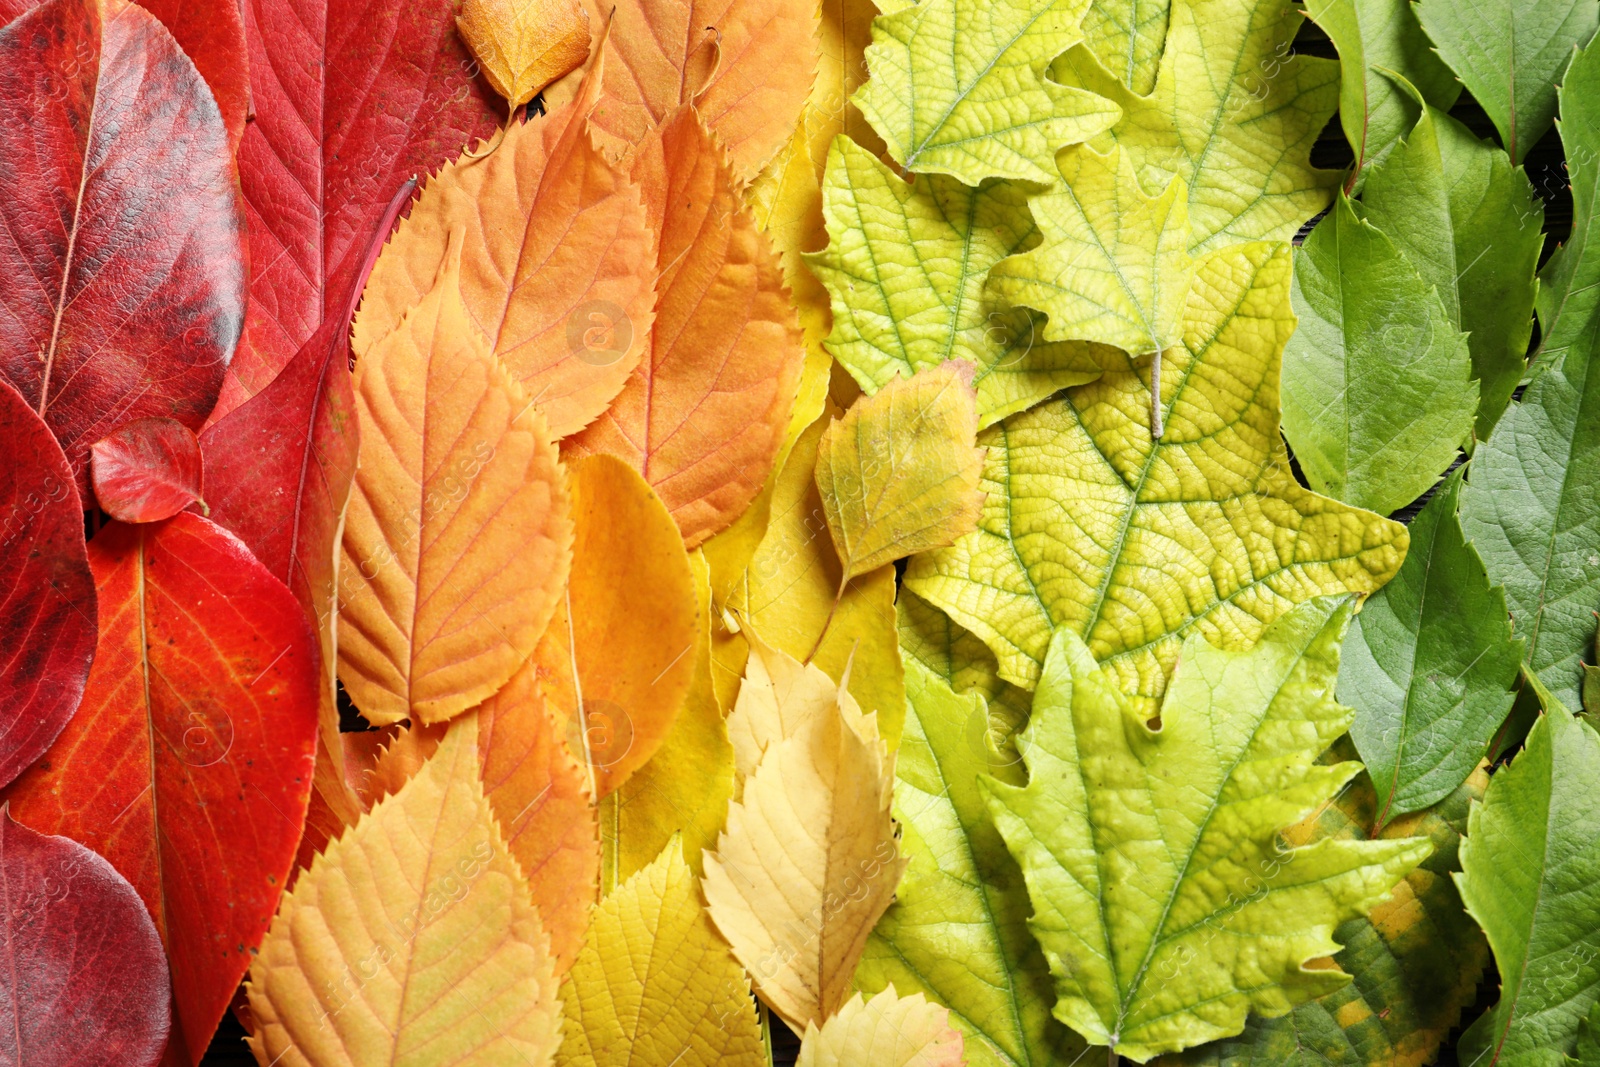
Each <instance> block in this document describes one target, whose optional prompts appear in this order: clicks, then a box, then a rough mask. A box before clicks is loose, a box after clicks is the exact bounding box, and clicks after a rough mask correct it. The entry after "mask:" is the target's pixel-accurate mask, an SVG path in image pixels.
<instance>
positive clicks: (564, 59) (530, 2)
mask: <svg viewBox="0 0 1600 1067" xmlns="http://www.w3.org/2000/svg"><path fill="white" fill-rule="evenodd" d="M456 26H457V27H458V28H459V29H460V30H461V36H462V38H463V39H465V40H466V42H467V47H469V48H471V49H472V52H473V54H474V55H476V56H477V57H478V64H479V66H480V68H481V69H482V70H483V76H484V77H485V78H488V79H489V84H490V85H492V86H494V90H495V92H497V93H499V94H500V95H501V96H503V97H505V98H506V102H507V103H508V104H510V105H511V108H512V110H515V109H517V108H519V107H521V106H522V105H523V104H526V103H527V102H528V101H529V100H532V99H533V98H534V96H536V95H537V94H538V92H539V90H541V89H543V88H544V87H545V86H546V85H549V84H550V83H551V82H553V81H555V80H556V79H557V78H559V77H561V76H562V75H563V74H565V73H567V72H568V71H570V70H572V69H574V68H575V67H578V66H580V65H582V63H583V61H584V59H585V58H587V57H588V55H589V15H588V12H586V11H584V10H583V7H582V5H580V4H579V3H578V0H465V2H464V3H462V5H461V10H459V11H457V12H456Z"/></svg>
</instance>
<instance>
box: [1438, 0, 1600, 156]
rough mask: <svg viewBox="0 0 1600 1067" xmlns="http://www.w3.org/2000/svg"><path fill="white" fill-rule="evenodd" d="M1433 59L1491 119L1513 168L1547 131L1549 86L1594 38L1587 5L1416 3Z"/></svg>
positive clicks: (1549, 0) (1551, 110)
mask: <svg viewBox="0 0 1600 1067" xmlns="http://www.w3.org/2000/svg"><path fill="white" fill-rule="evenodd" d="M1417 17H1418V18H1420V19H1421V20H1422V28H1423V29H1424V30H1426V31H1427V33H1428V36H1429V37H1430V38H1431V39H1432V40H1433V44H1434V47H1435V48H1437V49H1438V51H1439V56H1440V57H1441V58H1442V59H1443V60H1444V61H1445V62H1446V63H1448V64H1450V68H1451V69H1452V70H1454V71H1455V72H1456V75H1457V76H1458V77H1459V78H1460V79H1461V80H1462V82H1464V83H1465V84H1466V86H1467V88H1468V89H1469V90H1470V91H1471V92H1472V96H1473V99H1475V100H1477V101H1478V103H1480V104H1482V105H1483V109H1484V110H1485V111H1487V112H1488V113H1489V117H1490V118H1491V119H1493V120H1494V125H1495V129H1497V130H1499V131H1500V143H1501V144H1503V145H1504V146H1505V148H1506V151H1507V152H1509V153H1511V161H1512V162H1513V163H1520V162H1521V161H1522V159H1523V157H1525V156H1526V155H1527V154H1528V150H1529V149H1531V148H1532V147H1533V146H1534V144H1535V143H1536V142H1537V141H1538V140H1539V138H1540V137H1543V136H1544V134H1545V131H1546V130H1548V129H1550V122H1551V120H1552V119H1554V118H1555V114H1556V83H1557V82H1558V81H1560V80H1561V73H1562V71H1564V70H1566V69H1567V61H1568V60H1570V59H1571V58H1572V50H1573V49H1574V48H1581V47H1582V46H1584V45H1586V44H1588V43H1589V38H1590V37H1593V36H1594V31H1595V27H1596V25H1597V21H1596V20H1597V18H1600V8H1597V7H1596V5H1595V3H1594V0H1475V2H1473V3H1458V2H1457V0H1417Z"/></svg>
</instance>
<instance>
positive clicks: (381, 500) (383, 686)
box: [338, 242, 572, 725]
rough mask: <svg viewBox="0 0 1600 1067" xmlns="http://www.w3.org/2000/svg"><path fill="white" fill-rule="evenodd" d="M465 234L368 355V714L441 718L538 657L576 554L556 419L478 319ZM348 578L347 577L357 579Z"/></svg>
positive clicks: (356, 591)
mask: <svg viewBox="0 0 1600 1067" xmlns="http://www.w3.org/2000/svg"><path fill="white" fill-rule="evenodd" d="M459 256H460V246H459V242H458V243H457V245H456V246H455V250H454V252H453V253H452V254H451V258H450V259H449V260H448V261H447V263H446V266H445V268H444V269H443V270H441V271H440V273H439V279H438V281H437V282H436V283H435V285H434V287H433V289H432V291H430V292H429V293H428V295H427V296H426V297H425V298H424V299H423V301H422V303H420V304H418V305H417V306H416V307H414V308H412V309H411V311H410V312H409V313H408V314H407V315H406V317H405V319H404V320H403V321H402V322H401V324H400V325H399V326H398V327H396V329H395V331H394V332H393V333H391V334H389V336H388V337H386V338H384V339H383V340H382V341H380V342H379V343H377V344H375V345H374V346H373V347H372V348H371V349H369V350H368V351H367V352H366V354H365V355H364V356H363V357H362V359H361V361H360V362H359V363H358V364H357V365H356V378H355V397H356V411H357V412H358V414H359V416H360V419H361V424H362V426H363V428H364V432H363V434H362V442H361V452H362V460H363V461H362V463H361V466H360V469H359V470H358V471H357V473H356V478H355V483H354V485H353V487H352V489H351V492H350V505H349V508H348V510H347V513H346V517H345V527H344V541H343V545H342V546H341V549H340V551H341V562H340V565H339V566H340V570H341V572H342V573H347V574H349V575H351V585H352V586H353V588H348V589H342V590H341V592H342V593H344V597H343V603H342V605H341V609H340V614H339V620H338V621H339V635H338V650H339V677H340V679H341V680H342V681H343V682H344V684H345V687H346V689H348V690H349V692H350V697H351V699H352V700H354V701H355V703H356V706H357V707H359V708H360V709H361V711H362V713H363V714H364V715H365V716H366V717H367V719H368V721H370V722H373V723H376V724H380V725H381V724H384V723H391V722H398V721H399V720H401V719H404V718H407V717H410V716H413V715H415V716H419V717H420V718H421V720H422V721H423V722H430V723H431V722H442V721H444V720H445V719H449V718H451V717H452V716H454V715H457V714H459V713H460V712H462V711H465V710H466V709H467V708H469V707H472V706H473V705H474V704H477V703H478V702H480V701H482V700H484V699H485V698H487V697H489V696H490V695H492V694H493V693H494V692H495V691H496V690H498V689H499V688H500V687H501V686H502V685H504V684H505V682H506V680H507V679H508V678H510V677H511V674H512V672H513V671H515V670H516V669H517V667H518V666H519V665H520V664H521V663H522V662H523V661H524V660H525V659H527V658H528V656H529V655H530V654H531V653H532V652H533V649H534V647H535V646H536V645H537V643H538V641H539V636H540V634H542V633H543V632H544V629H545V627H546V625H547V624H548V623H549V620H550V618H551V616H552V614H553V613H554V611H555V608H556V603H557V601H558V600H559V599H560V595H561V589H562V585H563V583H564V580H565V577H566V572H567V567H568V564H569V562H570V560H571V551H572V549H571V544H572V522H571V519H570V517H569V516H568V514H567V493H566V485H565V476H564V475H563V473H562V470H561V466H560V464H559V462H558V460H557V458H556V449H555V443H554V441H552V440H551V438H550V434H549V431H548V430H547V429H546V428H545V424H544V419H543V417H542V416H541V415H540V414H539V413H538V411H537V409H535V408H534V406H533V402H532V401H531V400H530V399H529V398H528V397H527V396H526V394H525V393H524V392H523V389H522V387H521V386H520V385H518V384H517V382H516V381H515V380H514V379H513V378H511V377H510V376H509V375H508V374H507V373H506V371H505V369H504V368H503V367H502V366H501V365H500V364H499V363H498V362H497V361H496V360H495V357H494V353H493V352H491V351H490V350H489V345H488V343H487V342H486V341H485V339H484V338H483V337H482V335H480V334H479V333H478V332H477V331H476V329H475V328H474V327H473V326H472V324H471V322H469V321H468V319H467V314H466V309H465V307H464V306H463V305H462V301H461V294H460V289H459V285H458V280H459V278H460V259H459ZM343 584H344V583H343V581H341V585H343Z"/></svg>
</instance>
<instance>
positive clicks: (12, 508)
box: [0, 384, 96, 785]
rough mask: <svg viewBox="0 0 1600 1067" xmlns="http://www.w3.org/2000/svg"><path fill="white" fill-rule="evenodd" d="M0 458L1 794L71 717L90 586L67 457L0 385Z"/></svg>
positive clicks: (84, 672) (91, 632)
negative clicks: (0, 460) (2, 459)
mask: <svg viewBox="0 0 1600 1067" xmlns="http://www.w3.org/2000/svg"><path fill="white" fill-rule="evenodd" d="M0 451H3V452H4V455H5V457H6V461H5V462H4V463H0V633H4V634H5V635H6V639H5V646H4V651H3V652H0V708H3V709H4V711H3V713H0V714H3V718H0V785H7V784H9V783H10V782H11V781H12V779H14V778H16V777H17V775H19V774H21V773H22V772H23V770H25V769H26V768H27V766H28V765H29V764H31V763H32V762H33V761H34V760H36V759H38V758H39V757H40V756H42V755H44V753H45V750H46V749H48V748H49V747H50V744H51V742H53V741H54V740H55V739H56V735H58V734H59V733H61V730H62V728H63V727H65V726H66V725H67V722H68V720H70V719H71V718H72V715H73V712H75V711H77V710H78V702H79V700H81V699H82V697H83V691H84V685H85V684H86V683H87V682H88V679H89V671H90V664H91V663H92V662H93V661H94V652H95V636H96V628H95V580H94V575H93V574H91V573H90V571H89V558H88V556H87V554H86V551H87V550H86V548H85V547H84V539H83V511H82V507H83V505H82V504H80V503H79V502H78V491H77V490H76V489H75V488H73V481H74V475H73V472H72V468H71V467H70V466H69V465H68V464H67V457H66V455H65V454H63V453H62V451H61V446H60V445H58V444H56V439H55V438H54V437H53V436H52V435H51V433H50V428H49V427H48V426H46V425H45V424H44V421H43V420H41V419H40V418H39V416H37V415H35V414H34V413H33V411H32V409H30V408H29V407H28V404H27V402H26V401H24V400H23V399H22V397H21V396H19V395H18V394H17V391H16V390H15V389H12V388H11V387H10V386H8V385H3V384H0Z"/></svg>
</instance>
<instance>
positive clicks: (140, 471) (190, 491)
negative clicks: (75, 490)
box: [90, 417, 200, 522]
mask: <svg viewBox="0 0 1600 1067" xmlns="http://www.w3.org/2000/svg"><path fill="white" fill-rule="evenodd" d="M90 451H91V452H92V453H93V455H94V495H95V496H96V497H98V498H99V500H100V506H101V507H102V508H103V509H105V511H106V512H107V513H108V514H110V516H111V517H112V518H114V519H119V520H121V521H122V522H160V521H161V520H162V519H170V518H172V516H174V515H176V514H177V513H178V512H180V511H182V510H183V509H184V508H186V507H188V506H189V505H190V504H193V503H194V502H195V501H196V500H199V499H200V441H199V440H198V439H197V438H196V437H195V435H194V431H193V430H191V429H189V427H187V426H185V425H184V424H183V423H181V422H179V421H178V420H177V419H164V418H157V417H152V418H148V419H134V420H133V421H132V422H130V423H128V424H127V425H126V426H123V427H122V428H121V429H119V430H116V431H115V432H113V433H112V434H110V435H109V436H106V437H102V438H100V440H98V441H96V442H95V443H94V444H93V445H92V446H91V447H90Z"/></svg>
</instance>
